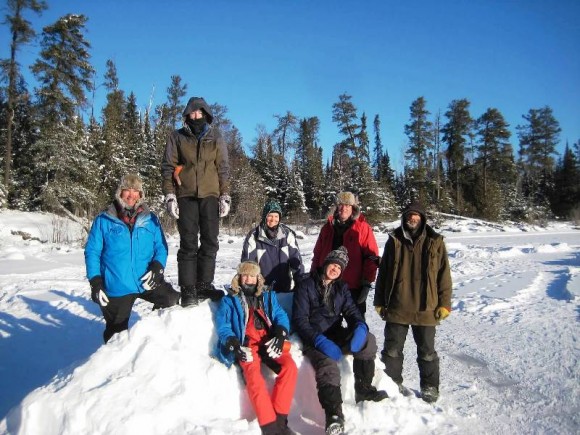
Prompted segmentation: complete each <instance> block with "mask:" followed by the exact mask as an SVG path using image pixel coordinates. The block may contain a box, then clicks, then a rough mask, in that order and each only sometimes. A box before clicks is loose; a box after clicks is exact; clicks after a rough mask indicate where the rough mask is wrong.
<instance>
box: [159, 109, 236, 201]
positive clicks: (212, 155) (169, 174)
mask: <svg viewBox="0 0 580 435" xmlns="http://www.w3.org/2000/svg"><path fill="white" fill-rule="evenodd" d="M198 109H202V110H203V111H204V112H205V114H206V115H205V117H206V120H207V125H206V129H205V130H204V132H203V133H202V134H201V135H200V137H199V139H198V137H196V136H195V134H193V132H192V131H191V129H190V128H189V126H188V125H187V124H185V123H184V125H183V127H182V128H180V129H178V130H175V131H173V132H172V133H171V134H170V135H169V137H168V138H167V143H166V145H165V154H164V156H163V162H162V163H161V175H162V179H163V181H162V191H163V194H164V195H167V194H170V193H174V194H175V195H176V196H177V197H178V198H182V197H194V198H206V197H208V196H215V197H218V196H220V195H221V194H226V193H228V192H229V172H230V168H229V161H228V151H227V146H226V144H225V142H224V140H223V138H222V135H221V133H220V131H219V129H218V128H217V127H216V126H214V125H213V124H212V121H213V116H212V114H211V109H210V107H209V105H208V104H207V103H206V102H205V100H204V99H203V98H199V97H194V98H191V99H190V100H189V102H188V104H187V106H186V108H185V110H184V112H183V116H184V118H185V117H186V116H187V115H188V114H189V113H191V112H194V111H195V110H198ZM178 166H181V168H180V172H179V174H178V177H179V181H180V183H181V184H179V183H177V182H176V176H175V169H176V168H177V167H178Z"/></svg>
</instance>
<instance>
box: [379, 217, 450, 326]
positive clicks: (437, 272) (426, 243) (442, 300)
mask: <svg viewBox="0 0 580 435" xmlns="http://www.w3.org/2000/svg"><path fill="white" fill-rule="evenodd" d="M424 218H425V216H424V215H423V219H424ZM451 294H452V282H451V269H450V267H449V259H448V256H447V249H446V247H445V242H444V240H443V236H442V235H440V234H438V233H437V232H435V230H433V228H431V227H430V226H429V225H427V224H424V227H423V231H422V233H421V235H420V236H419V237H418V238H417V239H416V240H415V243H413V241H412V240H411V239H410V237H408V236H406V234H405V231H404V230H403V227H402V225H401V226H400V227H398V228H397V229H396V230H395V231H394V232H393V233H391V234H389V239H388V240H387V242H386V244H385V249H384V252H383V257H382V259H381V263H380V266H379V273H378V277H377V282H376V286H375V296H374V305H375V306H380V307H384V310H383V319H384V320H386V321H387V322H390V323H399V324H402V325H419V326H435V325H437V324H438V323H439V322H438V321H437V319H436V318H435V310H436V309H437V307H446V308H448V309H450V307H451Z"/></svg>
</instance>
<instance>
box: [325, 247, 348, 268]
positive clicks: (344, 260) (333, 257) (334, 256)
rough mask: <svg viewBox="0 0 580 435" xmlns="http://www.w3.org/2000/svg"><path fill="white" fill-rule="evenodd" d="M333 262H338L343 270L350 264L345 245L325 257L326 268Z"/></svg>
mask: <svg viewBox="0 0 580 435" xmlns="http://www.w3.org/2000/svg"><path fill="white" fill-rule="evenodd" d="M331 263H334V264H338V265H339V266H340V268H341V269H342V270H343V271H344V269H346V266H347V264H348V251H347V250H346V248H345V247H344V246H340V247H339V248H338V249H335V250H334V251H330V252H329V253H328V255H327V256H326V258H325V259H324V268H326V266H328V265H329V264H331Z"/></svg>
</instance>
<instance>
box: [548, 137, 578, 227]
mask: <svg viewBox="0 0 580 435" xmlns="http://www.w3.org/2000/svg"><path fill="white" fill-rule="evenodd" d="M551 206H552V211H553V212H554V214H555V215H556V216H559V217H563V218H574V219H576V220H577V219H579V218H580V168H579V167H578V160H577V159H576V156H575V155H574V153H573V152H572V150H571V149H570V147H569V146H568V144H566V148H565V150H564V156H563V157H562V159H561V160H560V162H559V164H558V165H557V167H556V171H555V174H554V194H553V195H552V198H551Z"/></svg>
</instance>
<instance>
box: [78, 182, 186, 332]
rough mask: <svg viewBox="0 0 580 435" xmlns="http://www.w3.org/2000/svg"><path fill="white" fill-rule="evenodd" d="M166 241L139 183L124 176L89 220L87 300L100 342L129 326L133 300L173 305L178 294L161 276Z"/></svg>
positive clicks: (156, 305) (165, 259)
mask: <svg viewBox="0 0 580 435" xmlns="http://www.w3.org/2000/svg"><path fill="white" fill-rule="evenodd" d="M166 261H167V242H166V241H165V236H164V235H163V231H162V230H161V225H160V224H159V220H158V219H157V216H155V214H153V213H152V212H151V211H150V210H149V208H148V207H147V205H146V204H145V194H144V192H143V182H142V181H141V178H139V176H137V175H134V174H127V175H125V176H124V177H123V178H122V179H121V182H120V183H119V187H118V188H117V191H116V193H115V199H114V201H113V203H112V204H111V205H109V207H108V208H107V209H106V210H105V211H103V212H101V213H100V214H99V215H98V216H97V217H96V218H95V220H94V221H93V225H92V227H91V231H90V232H89V237H88V240H87V244H86V246H85V265H86V268H87V278H88V279H89V283H90V285H91V298H92V300H93V301H94V302H95V303H97V304H99V307H100V308H101V312H102V313H103V316H104V317H105V325H106V326H105V332H104V333H103V339H104V341H105V343H106V342H107V341H109V339H110V338H111V337H112V336H113V335H114V334H116V333H118V332H121V331H124V330H126V329H128V327H129V317H130V316H131V309H132V308H133V304H134V303H135V300H136V299H137V298H140V299H144V300H146V301H148V302H151V303H153V304H154V308H166V307H170V306H172V305H175V304H176V303H177V301H178V300H179V293H178V292H176V291H175V290H173V287H172V286H171V284H169V283H167V282H166V281H165V279H164V276H163V269H164V268H165V262H166Z"/></svg>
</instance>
